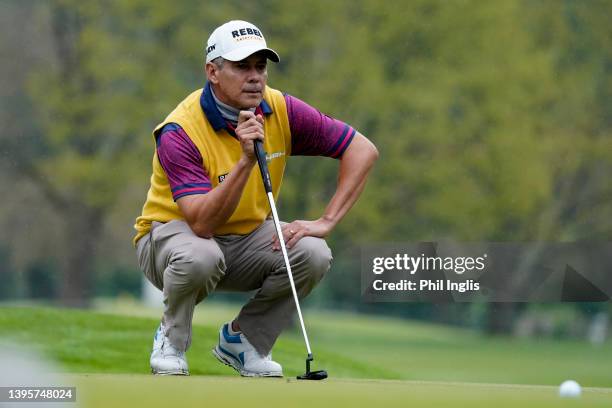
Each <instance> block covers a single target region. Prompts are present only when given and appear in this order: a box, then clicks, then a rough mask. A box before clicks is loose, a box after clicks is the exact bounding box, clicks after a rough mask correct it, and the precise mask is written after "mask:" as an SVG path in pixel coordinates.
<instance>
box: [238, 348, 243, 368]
mask: <svg viewBox="0 0 612 408" xmlns="http://www.w3.org/2000/svg"><path fill="white" fill-rule="evenodd" d="M238 357H240V362H241V363H242V366H243V367H244V351H243V352H241V353H240V354H238Z"/></svg>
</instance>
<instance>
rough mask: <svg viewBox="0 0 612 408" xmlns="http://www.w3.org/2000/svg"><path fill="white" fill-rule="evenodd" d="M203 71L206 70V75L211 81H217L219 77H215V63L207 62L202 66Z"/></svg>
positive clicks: (216, 82) (217, 69) (215, 82)
mask: <svg viewBox="0 0 612 408" xmlns="http://www.w3.org/2000/svg"><path fill="white" fill-rule="evenodd" d="M204 71H206V77H207V78H208V80H209V81H210V82H211V83H213V84H215V85H216V84H218V83H219V79H218V78H217V72H218V71H219V68H218V67H217V66H216V65H215V64H213V63H212V62H207V63H206V65H205V66H204Z"/></svg>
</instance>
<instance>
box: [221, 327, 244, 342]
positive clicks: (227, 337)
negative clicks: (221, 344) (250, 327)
mask: <svg viewBox="0 0 612 408" xmlns="http://www.w3.org/2000/svg"><path fill="white" fill-rule="evenodd" d="M228 326H229V324H228V323H225V324H224V325H223V338H224V339H225V341H227V342H228V343H242V340H240V335H239V334H230V333H229V329H228Z"/></svg>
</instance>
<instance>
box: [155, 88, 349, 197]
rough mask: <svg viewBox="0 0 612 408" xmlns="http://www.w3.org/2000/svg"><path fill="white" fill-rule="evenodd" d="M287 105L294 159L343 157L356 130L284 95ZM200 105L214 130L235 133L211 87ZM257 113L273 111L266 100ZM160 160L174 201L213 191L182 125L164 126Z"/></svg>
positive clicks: (196, 152)
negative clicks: (211, 91)
mask: <svg viewBox="0 0 612 408" xmlns="http://www.w3.org/2000/svg"><path fill="white" fill-rule="evenodd" d="M285 102H286V104H287V114H288V117H289V128H290V130H291V155H292V156H326V157H332V158H340V157H341V156H342V154H343V153H344V151H345V150H346V148H347V147H348V145H349V144H350V143H351V141H352V139H353V136H355V133H356V131H355V129H353V128H352V127H351V126H349V125H347V124H346V123H344V122H341V121H339V120H337V119H334V118H332V117H329V116H327V115H324V114H322V113H321V112H319V111H318V110H317V109H315V108H313V107H312V106H310V105H308V104H306V103H305V102H303V101H301V100H299V99H298V98H295V97H293V96H290V95H285ZM201 105H202V109H203V110H204V113H205V114H206V116H207V118H208V120H209V121H210V122H211V124H213V127H214V128H215V130H219V129H220V128H226V129H227V130H228V131H229V132H230V133H233V129H232V127H231V124H228V123H226V122H225V119H223V117H222V116H221V113H220V112H219V110H218V109H217V107H216V105H215V104H214V100H212V96H211V94H210V88H209V84H207V86H206V87H205V88H204V92H203V93H202V98H201ZM257 111H258V112H259V113H263V114H270V113H271V112H272V111H271V109H270V107H269V106H268V104H267V103H265V101H262V105H260V106H259V107H258V109H257ZM157 157H158V158H159V162H160V164H161V165H162V167H163V169H164V171H165V172H166V176H167V177H168V181H169V182H170V188H171V190H172V196H173V197H174V201H176V200H178V199H179V198H181V197H184V196H186V195H192V194H206V193H208V192H209V191H210V190H211V188H212V185H211V183H210V179H209V177H208V174H207V173H206V169H205V166H204V163H203V160H202V155H200V152H199V151H198V149H197V148H196V146H195V144H194V143H193V142H192V141H191V139H190V138H189V136H187V134H186V133H185V131H184V130H183V129H182V128H181V127H180V126H179V125H177V124H175V123H170V124H167V125H166V126H164V128H163V129H162V131H161V133H160V134H159V136H158V138H157Z"/></svg>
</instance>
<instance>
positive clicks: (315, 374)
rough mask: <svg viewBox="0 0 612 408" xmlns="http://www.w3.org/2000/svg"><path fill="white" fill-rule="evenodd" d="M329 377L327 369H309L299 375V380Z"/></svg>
mask: <svg viewBox="0 0 612 408" xmlns="http://www.w3.org/2000/svg"><path fill="white" fill-rule="evenodd" d="M326 378H327V371H325V370H319V371H307V372H306V373H304V375H298V376H297V379H298V380H314V381H317V380H324V379H326Z"/></svg>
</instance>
